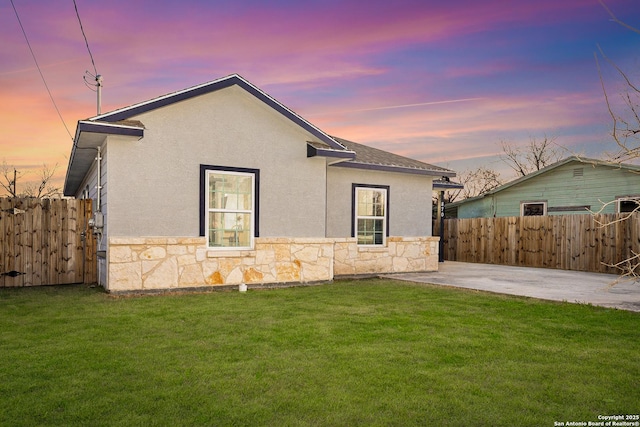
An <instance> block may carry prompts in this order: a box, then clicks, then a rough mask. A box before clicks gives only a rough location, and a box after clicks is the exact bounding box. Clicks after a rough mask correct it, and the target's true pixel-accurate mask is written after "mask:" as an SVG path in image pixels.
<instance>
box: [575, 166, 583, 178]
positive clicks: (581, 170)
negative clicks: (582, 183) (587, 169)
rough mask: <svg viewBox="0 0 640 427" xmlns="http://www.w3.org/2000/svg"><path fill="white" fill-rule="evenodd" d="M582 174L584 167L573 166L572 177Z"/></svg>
mask: <svg viewBox="0 0 640 427" xmlns="http://www.w3.org/2000/svg"><path fill="white" fill-rule="evenodd" d="M583 175H584V168H575V169H574V170H573V177H574V178H575V177H578V176H583Z"/></svg>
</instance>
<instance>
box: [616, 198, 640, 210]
mask: <svg viewBox="0 0 640 427" xmlns="http://www.w3.org/2000/svg"><path fill="white" fill-rule="evenodd" d="M631 201H633V202H636V204H640V195H632V196H618V197H616V213H618V214H619V213H630V212H629V211H622V210H620V204H621V203H622V202H631Z"/></svg>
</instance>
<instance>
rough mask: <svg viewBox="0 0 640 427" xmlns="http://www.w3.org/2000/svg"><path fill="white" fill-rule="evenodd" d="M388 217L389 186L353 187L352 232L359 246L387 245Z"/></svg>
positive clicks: (359, 185)
mask: <svg viewBox="0 0 640 427" xmlns="http://www.w3.org/2000/svg"><path fill="white" fill-rule="evenodd" d="M388 215H389V187H388V186H367V185H364V184H354V185H353V226H352V231H353V235H354V237H356V241H357V244H358V245H361V246H384V245H386V243H387V240H386V238H387V236H388V226H389V216H388Z"/></svg>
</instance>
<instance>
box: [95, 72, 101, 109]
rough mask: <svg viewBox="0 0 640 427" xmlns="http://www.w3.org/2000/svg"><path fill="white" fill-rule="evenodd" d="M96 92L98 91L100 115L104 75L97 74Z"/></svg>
mask: <svg viewBox="0 0 640 427" xmlns="http://www.w3.org/2000/svg"><path fill="white" fill-rule="evenodd" d="M96 88H97V90H96V92H97V93H98V116H99V115H100V114H101V113H102V76H101V75H100V74H98V75H97V76H96Z"/></svg>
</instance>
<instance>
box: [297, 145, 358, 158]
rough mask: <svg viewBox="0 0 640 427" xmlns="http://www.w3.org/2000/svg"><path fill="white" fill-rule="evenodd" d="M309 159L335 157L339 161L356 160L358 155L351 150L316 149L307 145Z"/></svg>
mask: <svg viewBox="0 0 640 427" xmlns="http://www.w3.org/2000/svg"><path fill="white" fill-rule="evenodd" d="M307 157H333V158H339V159H355V158H356V153H355V152H353V151H349V150H334V149H331V148H321V147H314V146H313V145H311V144H307Z"/></svg>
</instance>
